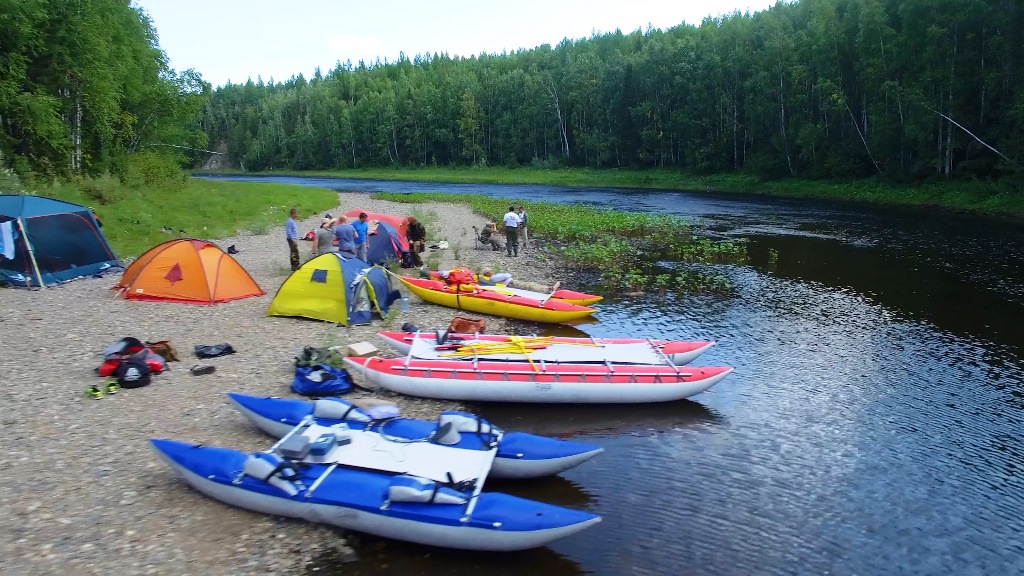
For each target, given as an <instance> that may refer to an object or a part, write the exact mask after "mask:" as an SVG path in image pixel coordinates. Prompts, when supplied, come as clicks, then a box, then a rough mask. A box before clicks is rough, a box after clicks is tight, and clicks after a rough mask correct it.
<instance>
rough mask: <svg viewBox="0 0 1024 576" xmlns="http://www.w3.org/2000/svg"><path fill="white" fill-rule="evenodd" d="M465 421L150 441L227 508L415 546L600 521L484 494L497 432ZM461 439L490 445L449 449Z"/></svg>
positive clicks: (540, 542)
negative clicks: (237, 444) (242, 442)
mask: <svg viewBox="0 0 1024 576" xmlns="http://www.w3.org/2000/svg"><path fill="white" fill-rule="evenodd" d="M470 416H472V415H466V414H464V413H447V414H442V416H441V419H440V424H439V425H438V426H436V427H434V429H433V431H432V432H431V433H429V434H428V435H427V436H426V437H425V438H422V439H417V440H413V441H410V440H408V439H403V438H402V437H399V436H389V435H388V434H387V433H382V432H374V431H367V430H366V429H362V428H351V427H349V426H348V425H347V424H346V423H345V422H341V421H339V422H338V423H336V424H334V425H331V426H324V425H322V424H320V423H318V421H317V419H316V418H314V416H313V415H312V414H310V415H306V416H304V417H302V418H301V420H300V421H299V422H298V423H297V424H296V425H295V426H293V427H291V428H290V429H289V430H288V431H287V432H286V433H285V434H283V435H282V437H281V439H280V440H278V441H277V442H276V443H275V444H274V445H273V446H271V448H270V449H269V450H267V451H265V452H256V453H253V454H248V453H245V452H241V451H239V450H233V449H229V448H217V447H210V446H202V445H197V444H191V443H185V442H177V441H174V440H164V439H154V440H151V442H152V444H153V447H154V449H155V450H156V451H157V453H158V454H159V455H160V456H161V457H162V458H163V459H164V460H165V461H166V462H167V463H168V465H170V467H171V468H172V469H173V470H174V471H175V472H177V473H178V474H179V475H180V476H181V477H182V478H183V479H184V480H185V481H186V482H188V483H189V484H190V485H191V486H192V487H194V488H195V489H197V490H199V491H200V492H203V493H204V494H206V495H208V496H210V497H212V498H215V499H217V500H220V501H222V502H225V503H227V504H232V505H234V506H239V507H241V508H246V509H249V510H254V511H257V512H265V513H267V514H276V515H279V516H288V517H292V518H302V519H306V520H309V521H312V522H321V523H325V524H331V525H334V526H338V527H341V528H346V529H350V530H357V531H360V532H366V533H369V534H375V535H378V536H383V537H387V538H394V539H397V540H406V541H410V542H416V543H419V544H426V545H432V546H442V547H446V548H458V549H464V550H481V551H511V550H523V549H527V548H535V547H538V546H544V545H546V544H548V543H549V542H551V541H553V540H557V539H559V538H564V537H566V536H569V535H571V534H574V533H576V532H579V531H581V530H583V529H585V528H587V527H589V526H592V525H594V524H596V523H597V522H600V520H601V517H600V516H598V515H596V514H591V513H589V512H584V511H579V510H573V509H569V508H563V507H561V506H554V505H551V504H545V503H543V502H536V501H533V500H527V499H525V498H519V497H515V496H510V495H508V494H501V493H492V492H483V491H482V490H483V485H484V480H485V478H486V477H487V476H488V474H490V473H491V470H492V466H493V465H494V462H495V459H496V456H497V454H498V447H499V445H500V444H501V441H502V436H503V435H502V433H501V432H500V431H492V430H491V429H490V428H489V427H487V428H485V427H484V426H485V424H486V421H483V420H480V419H475V417H472V418H471V417H470ZM343 419H344V418H339V419H338V420H343ZM487 426H489V425H487ZM477 429H479V430H478V432H479V434H478V433H476V432H473V433H468V432H470V430H477ZM492 432H493V433H492ZM465 436H471V437H472V436H477V437H478V439H479V438H486V440H485V441H482V442H481V441H477V442H476V448H470V447H468V446H467V447H463V448H458V447H454V446H457V445H458V444H459V443H461V442H463V438H464V437H465Z"/></svg>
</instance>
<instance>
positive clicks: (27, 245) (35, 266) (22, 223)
mask: <svg viewBox="0 0 1024 576" xmlns="http://www.w3.org/2000/svg"><path fill="white" fill-rule="evenodd" d="M18 228H19V229H20V230H21V238H22V240H24V242H25V248H27V249H28V258H29V260H31V261H32V268H33V269H35V271H36V279H38V280H39V287H40V288H46V284H44V283H43V274H42V273H41V272H40V271H39V263H38V262H36V252H35V250H33V249H32V243H31V242H29V240H28V233H27V232H25V220H24V219H23V218H22V217H21V216H19V217H18Z"/></svg>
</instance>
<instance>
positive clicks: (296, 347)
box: [0, 193, 557, 576]
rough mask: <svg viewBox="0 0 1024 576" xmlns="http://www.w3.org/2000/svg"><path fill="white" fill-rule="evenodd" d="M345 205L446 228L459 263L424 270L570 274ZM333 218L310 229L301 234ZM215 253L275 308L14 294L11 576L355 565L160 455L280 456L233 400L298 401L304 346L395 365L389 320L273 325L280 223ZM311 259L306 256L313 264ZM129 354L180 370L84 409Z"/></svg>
mask: <svg viewBox="0 0 1024 576" xmlns="http://www.w3.org/2000/svg"><path fill="white" fill-rule="evenodd" d="M339 201H340V203H341V204H340V205H339V206H338V207H337V208H335V209H332V210H330V212H331V213H333V214H336V215H337V214H339V213H342V212H344V211H347V210H349V209H352V208H363V209H365V210H368V211H374V212H385V213H391V214H402V215H405V214H408V213H410V211H415V212H416V213H417V214H423V215H430V213H433V217H430V218H429V221H431V222H432V224H431V225H430V226H429V227H428V230H427V232H428V234H427V238H428V244H434V243H436V242H437V241H440V240H447V241H448V243H449V247H448V249H446V250H436V251H431V253H429V254H424V257H425V259H426V257H429V256H430V255H432V254H436V255H439V256H440V257H441V268H451V267H453V266H456V265H468V266H471V267H473V268H474V269H477V270H479V269H480V268H481V267H482V266H486V265H491V266H493V267H494V268H495V269H496V270H503V271H508V272H511V273H512V275H513V277H514V278H522V279H524V280H530V281H533V282H541V283H547V284H550V283H551V282H552V281H553V280H554V279H555V278H554V277H553V274H554V272H555V269H556V266H557V263H556V261H555V260H554V259H553V258H552V257H550V256H545V255H544V254H543V252H542V251H536V252H535V251H534V250H532V249H529V250H521V251H520V256H519V257H518V258H515V257H508V256H506V255H505V253H504V252H492V251H490V250H484V249H475V248H474V242H473V235H474V233H473V229H472V226H474V225H476V226H477V227H480V226H481V225H482V224H483V221H484V218H483V217H481V216H479V215H477V214H474V213H473V212H472V211H471V210H470V208H469V207H468V206H466V205H462V204H442V203H430V204H419V205H409V204H397V203H392V202H387V201H382V200H372V199H370V197H369V195H367V194H359V193H342V194H339ZM322 216H323V214H315V215H309V214H300V218H301V221H300V223H299V228H300V232H301V233H305V232H306V231H307V230H311V229H313V228H315V227H316V226H317V225H319V223H320V219H321V218H322ZM214 242H215V243H216V244H217V245H218V246H221V247H222V248H227V247H228V246H229V245H232V244H234V245H235V246H237V248H238V250H239V254H237V255H236V256H235V258H236V259H237V260H238V262H239V263H240V264H241V265H242V266H243V267H245V269H246V270H248V272H249V273H250V274H251V275H252V277H253V278H254V279H255V280H256V282H257V283H258V284H259V285H260V287H261V288H263V289H264V290H265V291H266V292H267V294H266V295H264V296H261V297H258V298H247V299H243V300H238V301H234V302H227V303H222V304H217V305H213V306H196V305H188V304H175V303H159V302H136V301H128V300H124V299H123V298H121V297H120V296H118V294H117V292H115V291H112V290H110V288H111V286H113V284H114V283H115V282H116V281H117V280H118V279H119V277H120V276H119V272H118V273H116V274H108V275H106V276H104V277H103V278H85V279H80V280H76V281H73V282H69V283H66V284H64V285H61V286H56V287H52V288H46V289H43V290H23V289H0V312H2V314H0V327H2V329H3V331H4V334H5V336H4V343H3V346H2V349H0V379H2V381H3V383H4V385H5V393H6V398H5V400H4V401H3V402H2V404H0V405H2V406H3V407H2V409H0V437H2V438H3V442H2V446H3V450H2V451H0V547H2V548H0V574H19V575H20V574H40V575H43V574H46V575H53V574H75V575H80V574H168V575H170V574H173V575H178V576H184V575H189V574H193V575H200V574H202V575H205V574H294V573H297V572H302V571H303V570H304V568H303V567H304V566H306V565H308V564H309V563H310V562H312V560H313V558H314V557H315V556H317V555H318V554H320V553H322V552H325V551H331V552H332V553H335V554H340V555H341V557H346V556H351V555H353V554H354V553H353V552H352V551H351V550H350V549H349V548H348V547H347V546H346V544H345V534H344V532H343V531H341V530H337V529H334V528H331V527H327V526H322V525H317V524H313V523H309V522H305V521H299V520H291V519H287V518H280V517H273V516H268V515H265V514H260V513H255V512H249V511H246V510H242V509H239V508H233V507H231V506H228V505H226V504H222V503H220V502H217V501H215V500H212V499H210V498H208V497H207V496H205V495H203V494H201V493H199V492H197V491H195V490H192V489H191V488H189V487H188V486H187V485H186V484H185V483H184V481H182V480H180V479H179V478H178V477H177V476H176V475H175V474H174V473H173V472H172V471H171V470H170V469H169V468H168V467H167V466H166V465H165V464H164V463H163V462H162V461H161V460H159V459H158V458H157V456H156V455H155V454H154V452H153V451H152V449H151V448H150V446H149V443H148V440H149V439H150V438H153V437H161V438H172V439H177V440H184V441H192V442H197V443H203V444H210V445H220V446H227V447H235V448H239V449H242V450H260V449H265V448H266V447H268V446H270V444H271V443H272V441H271V439H270V438H268V437H266V436H263V435H262V434H261V433H260V432H259V431H258V430H257V429H256V428H255V427H253V426H252V425H250V424H249V422H248V421H247V420H246V418H245V417H244V416H242V415H241V414H240V413H238V412H237V411H236V410H234V408H232V406H231V404H230V402H229V401H228V399H227V398H226V396H225V395H224V394H225V392H231V391H234V392H241V393H245V394H253V395H264V396H283V397H296V395H295V394H293V393H292V392H291V391H290V390H289V384H290V382H291V378H292V375H293V369H294V368H293V360H294V356H295V355H296V354H298V353H299V352H301V350H302V349H303V347H305V346H318V347H319V346H328V345H338V344H340V345H346V344H349V343H351V342H359V341H366V342H370V343H371V344H373V345H374V346H376V347H377V348H378V349H380V351H381V353H382V354H383V355H392V354H391V352H390V351H389V349H387V348H386V347H385V345H384V344H383V343H382V342H381V341H380V340H379V339H377V338H376V337H375V336H374V335H375V333H376V332H378V331H380V330H383V329H385V327H384V326H383V324H382V322H381V320H379V319H377V320H375V321H374V323H373V324H372V325H368V326H353V327H339V326H336V325H334V324H330V323H324V322H316V321H309V320H303V319H296V318H273V317H266V316H265V314H266V310H267V307H268V306H269V305H270V301H271V300H272V299H273V297H274V294H275V293H276V292H277V289H278V288H279V287H280V285H281V284H282V283H283V282H284V280H285V279H286V278H287V277H288V275H289V273H290V268H289V266H288V249H287V246H286V243H285V240H284V227H283V222H282V223H281V226H278V227H275V228H274V229H272V230H271V231H270V232H269V233H268V234H263V235H251V234H240V235H238V236H235V237H232V238H224V239H217V240H214ZM310 244H311V243H310V242H300V251H301V253H302V257H303V260H306V259H308V258H309V257H310V254H309V250H310V249H311V247H310ZM412 272H413V273H414V272H415V271H412ZM403 293H404V292H403ZM407 295H408V296H409V302H410V308H409V311H408V312H405V313H402V314H400V315H399V316H398V317H397V318H396V319H394V321H393V323H392V324H391V325H390V326H388V329H392V330H398V329H399V327H400V326H401V325H402V323H403V322H412V323H414V324H416V325H417V326H419V327H420V328H421V329H424V330H432V329H435V328H444V327H446V326H447V325H448V322H449V321H450V320H451V319H452V318H453V317H454V316H456V315H463V316H474V315H472V314H467V313H460V312H459V311H456V310H453V309H450V308H444V307H440V306H436V305H433V304H427V303H424V302H421V301H420V300H419V299H418V298H416V297H415V296H412V295H411V294H407ZM397 305H398V304H397V303H396V304H395V306H397ZM486 321H487V331H488V332H496V333H501V332H504V331H506V330H507V329H509V328H510V324H508V321H506V320H503V319H501V318H495V317H486ZM126 336H133V337H136V338H139V339H141V340H150V341H156V340H170V341H171V342H172V343H173V344H174V346H175V347H176V348H177V350H178V353H179V354H180V355H181V361H180V362H174V363H171V365H170V370H169V371H168V372H165V373H163V374H159V375H154V376H153V383H152V384H151V385H150V386H147V387H145V388H140V389H134V390H122V391H121V392H119V393H117V394H116V395H106V396H104V397H103V398H102V399H100V400H94V399H90V398H87V397H86V396H85V395H84V392H85V389H86V388H87V387H88V386H90V385H92V384H102V383H103V381H104V380H103V379H101V378H99V377H97V376H96V374H95V368H96V367H97V366H99V364H100V363H101V362H102V358H101V356H100V355H99V353H100V351H101V350H102V349H103V348H105V347H106V346H107V345H108V344H111V343H113V342H116V341H118V340H120V339H121V338H123V337H126ZM220 343H229V344H231V345H232V346H233V347H234V348H235V349H236V350H237V351H238V352H237V353H236V354H233V355H229V356H224V357H221V358H214V359H203V360H200V359H198V358H196V357H195V356H194V354H193V347H194V346H196V345H198V344H220ZM195 364H211V365H214V366H215V367H216V371H215V372H214V373H213V374H208V375H203V376H194V375H192V374H191V373H190V372H189V371H188V369H189V368H190V367H191V366H193V365H195ZM355 379H356V381H357V383H358V384H365V383H364V382H362V381H360V377H359V376H355ZM349 398H350V399H352V400H354V401H360V400H366V401H369V399H384V400H389V401H392V402H395V403H396V404H398V405H399V407H400V408H401V410H402V413H403V415H406V416H411V417H419V418H427V419H433V418H436V416H437V413H438V412H439V411H440V410H444V409H453V408H459V406H458V405H457V404H455V403H451V402H444V401H435V400H426V399H419V398H412V397H407V396H401V395H396V394H392V393H388V392H386V391H378V392H365V391H359V390H355V391H354V392H353V393H352V394H350V395H349ZM498 424H499V425H500V424H501V423H498Z"/></svg>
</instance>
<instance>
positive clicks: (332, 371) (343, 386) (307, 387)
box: [292, 364, 352, 397]
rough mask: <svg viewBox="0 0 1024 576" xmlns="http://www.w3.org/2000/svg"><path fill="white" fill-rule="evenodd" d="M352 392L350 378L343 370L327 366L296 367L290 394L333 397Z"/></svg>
mask: <svg viewBox="0 0 1024 576" xmlns="http://www.w3.org/2000/svg"><path fill="white" fill-rule="evenodd" d="M350 390H352V377H351V376H350V375H349V373H348V371H347V370H345V369H344V368H335V367H333V366H331V365H329V364H317V365H314V366H296V367H295V378H294V379H292V392H295V393H296V394H302V395H303V396H314V397H321V396H333V395H336V394H344V393H346V392H348V391H350Z"/></svg>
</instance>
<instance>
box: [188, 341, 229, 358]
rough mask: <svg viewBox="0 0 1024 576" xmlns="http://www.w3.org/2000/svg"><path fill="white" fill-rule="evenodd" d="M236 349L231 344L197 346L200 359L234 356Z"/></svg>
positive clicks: (197, 354)
mask: <svg viewBox="0 0 1024 576" xmlns="http://www.w3.org/2000/svg"><path fill="white" fill-rule="evenodd" d="M234 353H235V349H234V348H232V347H231V344H198V345H196V356H198V357H200V358H216V357H217V356H227V355H228V354H234Z"/></svg>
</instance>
